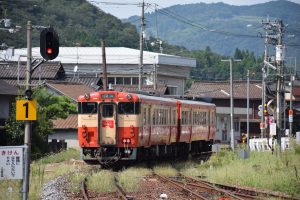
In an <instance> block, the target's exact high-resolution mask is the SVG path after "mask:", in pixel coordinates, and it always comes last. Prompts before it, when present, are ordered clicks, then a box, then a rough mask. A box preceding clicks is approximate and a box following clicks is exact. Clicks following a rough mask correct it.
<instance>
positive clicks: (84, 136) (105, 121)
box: [78, 91, 140, 164]
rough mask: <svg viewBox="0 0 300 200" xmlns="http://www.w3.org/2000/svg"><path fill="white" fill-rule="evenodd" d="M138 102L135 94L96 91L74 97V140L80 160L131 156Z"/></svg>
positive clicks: (103, 161)
mask: <svg viewBox="0 0 300 200" xmlns="http://www.w3.org/2000/svg"><path fill="white" fill-rule="evenodd" d="M139 115H140V103H139V99H138V96H137V95H135V94H130V93H125V92H116V91H100V92H94V93H91V94H86V95H82V96H79V97H78V140H79V145H80V147H81V148H82V156H83V160H84V161H86V162H88V163H93V162H94V163H100V164H108V163H113V162H116V161H118V160H134V159H135V158H136V151H137V150H136V147H137V139H138V133H139V121H140V120H138V119H139Z"/></svg>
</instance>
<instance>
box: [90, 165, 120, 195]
mask: <svg viewBox="0 0 300 200" xmlns="http://www.w3.org/2000/svg"><path fill="white" fill-rule="evenodd" d="M87 188H89V190H91V191H94V192H100V193H109V192H114V191H115V190H116V188H115V185H114V174H113V172H111V171H108V170H101V171H99V172H97V173H95V174H93V175H92V176H90V177H88V179H87Z"/></svg>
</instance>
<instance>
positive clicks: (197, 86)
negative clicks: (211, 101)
mask: <svg viewBox="0 0 300 200" xmlns="http://www.w3.org/2000/svg"><path fill="white" fill-rule="evenodd" d="M249 93H250V95H249V96H250V99H260V98H261V83H259V82H251V83H250V87H249ZM233 94H234V98H237V99H246V98H247V82H246V81H244V82H241V81H239V82H234V83H233ZM187 96H188V97H201V98H207V97H209V98H216V99H228V98H230V83H229V82H200V81H199V82H198V81H197V82H194V83H193V84H192V86H191V88H190V89H189V91H188V93H187Z"/></svg>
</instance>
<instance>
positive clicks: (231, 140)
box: [221, 58, 241, 150]
mask: <svg viewBox="0 0 300 200" xmlns="http://www.w3.org/2000/svg"><path fill="white" fill-rule="evenodd" d="M221 61H222V62H229V65H230V146H231V149H232V150H234V126H233V115H234V105H233V74H232V64H233V61H236V62H238V61H241V60H236V59H232V58H230V59H229V60H221Z"/></svg>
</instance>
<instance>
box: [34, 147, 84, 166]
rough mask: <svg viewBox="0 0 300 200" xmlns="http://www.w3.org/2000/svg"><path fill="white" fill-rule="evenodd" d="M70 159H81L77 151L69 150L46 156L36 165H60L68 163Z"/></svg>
mask: <svg viewBox="0 0 300 200" xmlns="http://www.w3.org/2000/svg"><path fill="white" fill-rule="evenodd" d="M70 159H77V160H79V159H80V153H79V151H78V150H77V149H68V150H63V151H60V152H59V153H56V154H49V155H48V156H45V157H43V158H41V159H39V160H38V161H36V163H38V164H49V163H60V162H64V161H68V160H70Z"/></svg>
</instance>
